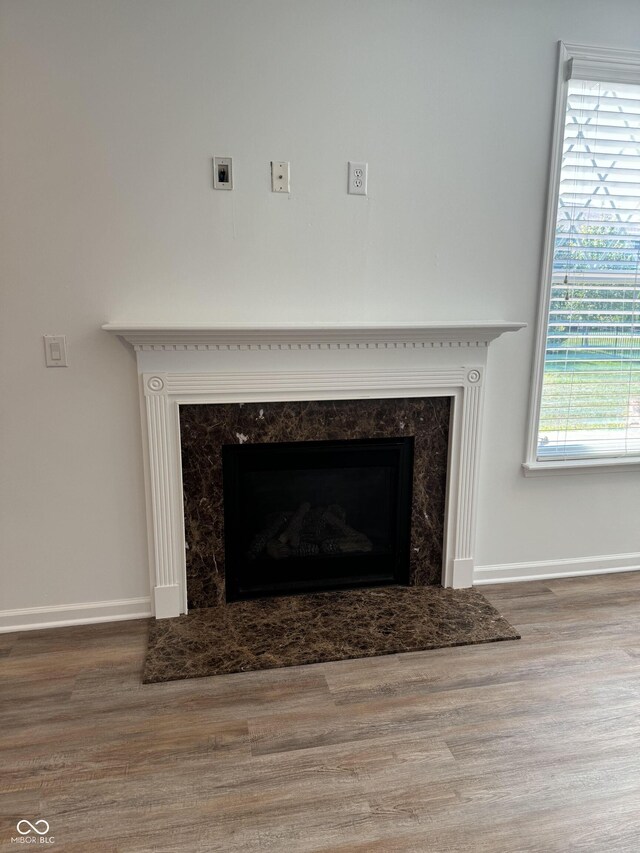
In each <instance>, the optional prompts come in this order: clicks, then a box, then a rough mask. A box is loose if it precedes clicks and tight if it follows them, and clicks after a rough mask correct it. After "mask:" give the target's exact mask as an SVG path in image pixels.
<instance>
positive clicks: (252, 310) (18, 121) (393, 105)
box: [0, 0, 640, 610]
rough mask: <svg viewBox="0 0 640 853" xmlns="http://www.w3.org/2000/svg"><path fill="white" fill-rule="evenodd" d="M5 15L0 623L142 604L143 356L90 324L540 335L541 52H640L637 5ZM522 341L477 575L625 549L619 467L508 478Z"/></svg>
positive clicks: (325, 4) (66, 9)
mask: <svg viewBox="0 0 640 853" xmlns="http://www.w3.org/2000/svg"><path fill="white" fill-rule="evenodd" d="M0 9H1V19H0V21H1V33H0V39H1V41H0V86H1V90H0V97H1V102H0V109H1V112H0V144H1V154H2V173H1V181H2V183H1V187H0V195H1V199H2V217H3V221H2V246H0V248H1V250H2V335H1V336H0V340H1V346H2V356H3V357H2V369H3V396H2V414H1V418H2V424H1V426H2V441H1V442H0V454H1V455H2V458H1V462H2V486H1V502H2V503H1V508H0V510H1V518H2V525H3V529H2V536H1V541H0V547H1V549H2V554H1V565H2V572H3V575H2V587H1V590H0V592H1V598H0V610H3V609H5V610H6V609H12V608H31V607H43V608H48V607H52V606H54V605H59V604H73V603H76V602H100V601H113V600H121V599H136V598H140V599H144V598H145V597H146V596H147V595H148V574H147V564H146V559H147V555H146V541H145V521H144V494H143V478H142V461H141V447H140V438H139V432H138V403H137V390H136V377H135V367H134V358H133V354H132V353H131V352H129V351H128V350H127V349H126V348H125V347H124V346H123V345H122V344H120V343H119V342H118V341H117V340H115V339H113V338H112V337H110V336H108V335H107V334H106V333H104V332H101V331H100V329H99V327H100V324H101V323H103V322H105V321H107V320H131V321H135V320H142V321H152V320H158V321H163V320H169V321H183V322H189V321H193V320H196V321H200V322H203V321H211V322H212V323H214V324H218V323H225V322H236V323H246V324H251V323H254V322H255V323H260V322H261V323H268V322H272V323H275V324H277V323H286V322H290V323H291V322H296V321H305V322H313V321H318V322H320V321H328V322H330V321H343V322H344V321H350V320H351V321H371V322H376V321H381V322H391V321H394V320H398V321H403V320H404V321H409V320H415V321H429V320H438V319H441V320H458V319H464V320H466V319H480V320H482V319H484V320H500V319H509V320H525V321H528V322H529V323H530V324H533V323H534V322H535V307H536V300H537V289H538V269H539V258H540V251H541V235H542V226H543V211H544V203H545V191H546V183H547V165H548V156H549V144H550V131H551V117H552V107H553V98H554V85H555V65H556V43H557V41H558V39H564V40H567V41H577V42H586V43H593V44H603V45H608V46H613V47H627V48H630V47H637V43H636V42H637V38H636V36H637V33H638V32H640V4H639V3H638V2H637V0H609V2H607V3H602V2H601V0H591V2H589V0H520V2H513V0H500V1H498V0H491V1H490V2H479V0H439V2H438V0H393V2H390V0H226V2H222V0H173V2H168V0H133V2H132V0H2V2H1V5H0ZM213 154H220V155H232V156H233V158H234V164H235V169H236V174H235V180H236V189H235V191H234V192H232V193H224V192H214V191H213V190H212V189H211V186H210V183H211V171H210V157H211V156H212V155H213ZM271 159H282V160H290V161H291V163H292V167H291V168H292V193H291V197H290V198H287V197H282V196H277V195H274V194H272V193H270V192H269V161H270V160H271ZM348 159H356V160H359V159H361V160H366V161H368V163H369V174H370V180H369V182H370V195H369V198H368V199H362V198H357V197H352V196H348V195H346V193H345V182H346V161H347V160H348ZM43 334H66V335H68V339H69V344H70V352H69V356H70V367H69V368H68V369H66V370H47V369H45V367H44V361H43V351H42V341H41V336H42V335H43ZM532 338H533V328H531V327H530V328H529V329H528V330H527V331H526V332H520V333H518V334H517V335H510V336H507V337H505V338H502V339H501V340H499V341H498V342H497V343H496V344H494V345H493V347H492V351H491V353H490V370H489V387H488V399H487V403H488V411H487V433H486V444H485V453H484V457H483V462H482V498H481V507H480V517H479V534H478V535H479V548H478V555H479V562H480V563H482V564H502V563H512V562H530V561H541V560H557V559H562V558H578V557H584V556H590V555H604V554H618V553H629V552H637V551H640V541H639V538H638V529H637V511H638V506H639V505H640V476H639V475H638V474H637V473H621V474H615V475H607V474H589V475H568V476H563V477H553V478H538V479H524V478H523V476H522V473H521V469H520V463H521V462H522V460H523V448H524V437H525V419H526V408H527V396H528V383H529V376H530V370H531V358H532Z"/></svg>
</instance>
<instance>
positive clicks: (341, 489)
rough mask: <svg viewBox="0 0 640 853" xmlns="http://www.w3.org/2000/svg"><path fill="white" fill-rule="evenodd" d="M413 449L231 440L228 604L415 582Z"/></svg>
mask: <svg viewBox="0 0 640 853" xmlns="http://www.w3.org/2000/svg"><path fill="white" fill-rule="evenodd" d="M413 445H414V441H413V438H412V437H408V438H406V437H397V438H396V437H393V438H386V439H355V440H353V439H352V440H343V441H299V442H286V443H284V442H283V443H265V444H236V445H225V446H223V448H222V464H223V481H224V529H225V566H226V597H227V600H228V601H234V600H237V599H241V598H255V597H259V596H267V595H281V594H290V593H296V592H310V591H317V590H323V589H341V588H345V587H361V586H380V585H384V584H408V583H409V541H410V530H411V498H412V478H413Z"/></svg>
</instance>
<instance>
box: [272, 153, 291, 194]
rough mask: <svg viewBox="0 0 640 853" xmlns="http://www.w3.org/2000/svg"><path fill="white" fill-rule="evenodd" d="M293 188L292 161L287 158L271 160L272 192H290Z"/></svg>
mask: <svg viewBox="0 0 640 853" xmlns="http://www.w3.org/2000/svg"><path fill="white" fill-rule="evenodd" d="M290 190H291V168H290V163H287V162H286V161H285V160H272V161H271V192H273V193H288V192H290Z"/></svg>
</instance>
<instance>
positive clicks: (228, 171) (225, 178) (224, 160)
mask: <svg viewBox="0 0 640 853" xmlns="http://www.w3.org/2000/svg"><path fill="white" fill-rule="evenodd" d="M213 188H214V189H215V190H232V189H233V160H232V159H231V157H214V158H213Z"/></svg>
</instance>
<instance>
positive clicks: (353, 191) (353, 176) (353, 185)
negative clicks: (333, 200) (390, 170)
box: [347, 160, 368, 195]
mask: <svg viewBox="0 0 640 853" xmlns="http://www.w3.org/2000/svg"><path fill="white" fill-rule="evenodd" d="M367 171H368V166H367V163H355V162H354V161H353V160H349V184H348V188H347V192H348V193H349V194H350V195H366V194H367Z"/></svg>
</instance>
